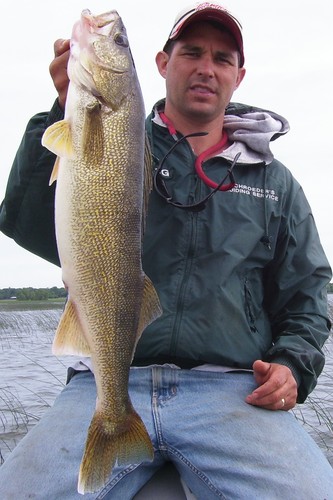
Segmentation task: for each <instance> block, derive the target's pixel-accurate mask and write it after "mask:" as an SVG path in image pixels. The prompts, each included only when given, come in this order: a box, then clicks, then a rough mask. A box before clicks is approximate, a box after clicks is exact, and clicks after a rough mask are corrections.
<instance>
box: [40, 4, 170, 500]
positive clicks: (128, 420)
mask: <svg viewBox="0 0 333 500" xmlns="http://www.w3.org/2000/svg"><path fill="white" fill-rule="evenodd" d="M68 74H69V78H70V85H69V91H68V98H67V102H66V110H65V118H64V120H63V121H60V122H57V123H55V124H53V125H51V126H50V127H49V128H48V129H47V130H46V131H45V133H44V136H43V139H42V143H43V145H44V146H45V147H47V148H48V149H50V150H51V151H53V152H54V153H55V154H56V155H57V161H56V164H55V167H54V171H53V174H52V178H51V180H52V181H53V180H55V179H57V186H56V201H55V205H56V208H55V220H56V236H57V244H58V250H59V256H60V261H61V266H62V273H63V281H64V284H65V286H66V287H67V288H68V302H67V305H66V307H65V310H64V313H63V315H62V317H61V320H60V323H59V326H58V329H57V332H56V336H55V339H54V344H53V351H54V353H56V354H83V355H87V354H88V355H90V356H91V358H92V363H93V367H94V374H95V379H96V385H97V405H96V411H95V414H94V416H93V419H92V421H91V424H90V427H89V430H88V436H87V441H86V447H85V451H84V456H83V459H82V463H81V467H80V472H79V484H78V491H79V493H82V494H83V493H85V492H93V491H97V490H98V489H99V488H100V487H102V486H103V485H104V484H105V483H106V481H107V480H108V477H109V475H110V473H111V471H112V468H113V466H114V464H115V463H116V462H118V464H128V463H141V462H142V461H143V460H146V459H149V460H151V459H152V458H153V455H154V450H153V446H152V443H151V440H150V437H149V435H148V433H147V431H146V428H145V426H144V424H143V422H142V420H141V418H140V417H139V415H138V414H137V413H136V412H135V410H134V408H133V406H132V404H131V401H130V398H129V394H128V377H129V369H130V365H131V362H132V359H133V354H134V351H135V347H136V343H137V341H138V339H139V338H140V335H141V333H142V331H143V330H144V329H145V327H146V326H147V325H148V324H150V323H151V322H152V321H154V320H155V319H156V318H157V317H158V316H160V314H161V307H160V303H159V299H158V296H157V294H156V291H155V289H154V287H153V285H152V283H151V281H150V280H149V278H148V277H147V276H146V275H145V274H144V272H143V270H142V264H141V251H142V233H143V225H144V219H145V212H146V209H147V204H148V202H147V200H148V196H149V191H150V189H151V155H150V150H149V149H148V147H147V141H146V139H145V128H144V118H145V111H144V104H143V99H142V95H141V90H140V86H139V83H138V79H137V75H136V71H135V67H134V63H133V59H132V56H131V52H130V48H129V44H128V39H127V35H126V30H125V27H124V25H123V23H122V21H121V18H120V17H119V15H118V13H117V12H116V11H111V12H108V13H105V14H102V15H99V16H93V15H92V14H91V13H90V11H88V10H85V11H83V12H82V15H81V20H80V21H78V22H77V23H76V24H75V25H74V28H73V34H72V39H71V49H70V60H69V66H68ZM82 397H84V395H82Z"/></svg>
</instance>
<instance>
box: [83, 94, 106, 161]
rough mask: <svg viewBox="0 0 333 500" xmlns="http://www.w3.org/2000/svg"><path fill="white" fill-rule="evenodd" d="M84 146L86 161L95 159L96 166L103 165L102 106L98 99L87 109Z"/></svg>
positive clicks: (84, 125)
mask: <svg viewBox="0 0 333 500" xmlns="http://www.w3.org/2000/svg"><path fill="white" fill-rule="evenodd" d="M82 146H83V154H84V157H85V159H86V160H89V159H91V158H93V160H94V164H97V165H98V164H99V163H101V160H102V158H103V152H104V132H103V122H102V114H101V104H100V102H99V101H98V100H97V99H96V100H94V101H92V102H91V103H90V104H89V105H87V106H86V108H85V112H84V122H83V139H82Z"/></svg>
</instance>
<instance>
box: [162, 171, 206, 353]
mask: <svg viewBox="0 0 333 500" xmlns="http://www.w3.org/2000/svg"><path fill="white" fill-rule="evenodd" d="M200 188H201V185H200V182H199V179H198V178H197V177H196V178H195V186H194V194H193V195H192V196H191V197H190V199H189V203H193V202H194V201H195V199H197V200H198V199H200V196H201V189H200ZM191 198H192V199H191ZM198 215H199V214H198V212H189V213H188V218H189V224H190V237H189V244H188V247H187V252H186V257H185V259H186V260H185V266H184V273H183V278H182V282H181V285H180V288H179V294H178V300H177V309H176V314H175V321H174V326H173V331H172V335H171V345H170V351H171V355H173V356H176V355H177V346H178V338H179V333H180V329H181V324H182V318H183V312H184V306H185V301H186V295H187V288H188V284H189V280H190V277H191V271H192V264H193V259H194V256H195V251H196V246H197V230H198Z"/></svg>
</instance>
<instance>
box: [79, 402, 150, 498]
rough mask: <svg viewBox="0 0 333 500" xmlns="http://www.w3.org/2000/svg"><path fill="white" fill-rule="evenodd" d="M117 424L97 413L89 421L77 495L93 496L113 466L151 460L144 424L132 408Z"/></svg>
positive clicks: (106, 479)
mask: <svg viewBox="0 0 333 500" xmlns="http://www.w3.org/2000/svg"><path fill="white" fill-rule="evenodd" d="M129 407H130V411H129V413H127V414H126V415H125V417H124V419H123V421H120V422H111V421H109V419H108V418H107V417H104V416H103V414H102V413H100V412H97V411H96V413H95V415H94V416H93V419H92V421H91V424H90V427H89V430H88V436H87V442H86V447H85V451H84V455H83V459H82V462H81V466H80V472H79V481H78V492H79V493H81V494H82V495H83V494H84V493H88V492H90V493H93V492H96V491H97V490H99V489H100V488H101V487H102V486H104V485H105V483H106V482H107V481H108V479H109V477H110V474H111V472H112V469H113V466H114V464H115V463H116V461H118V464H120V465H125V464H140V463H141V462H143V461H144V460H152V459H153V458H154V448H153V445H152V442H151V439H150V437H149V434H148V432H147V430H146V427H145V425H144V423H143V422H142V420H141V418H140V417H139V415H138V414H137V413H136V412H135V410H134V409H133V407H132V405H129Z"/></svg>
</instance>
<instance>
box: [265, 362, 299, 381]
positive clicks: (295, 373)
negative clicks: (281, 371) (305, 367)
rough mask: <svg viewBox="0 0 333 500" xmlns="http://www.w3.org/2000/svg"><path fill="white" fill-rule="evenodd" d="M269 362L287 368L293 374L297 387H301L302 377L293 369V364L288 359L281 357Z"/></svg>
mask: <svg viewBox="0 0 333 500" xmlns="http://www.w3.org/2000/svg"><path fill="white" fill-rule="evenodd" d="M269 362H270V363H277V364H279V365H284V366H287V368H289V369H290V371H291V373H292V374H293V377H294V379H295V380H296V383H297V387H299V386H300V385H301V379H302V377H301V375H300V373H299V372H298V370H297V369H296V368H295V365H293V363H292V362H291V361H290V360H289V359H288V358H286V357H283V356H281V357H278V358H274V359H271V360H270V361H269Z"/></svg>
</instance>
